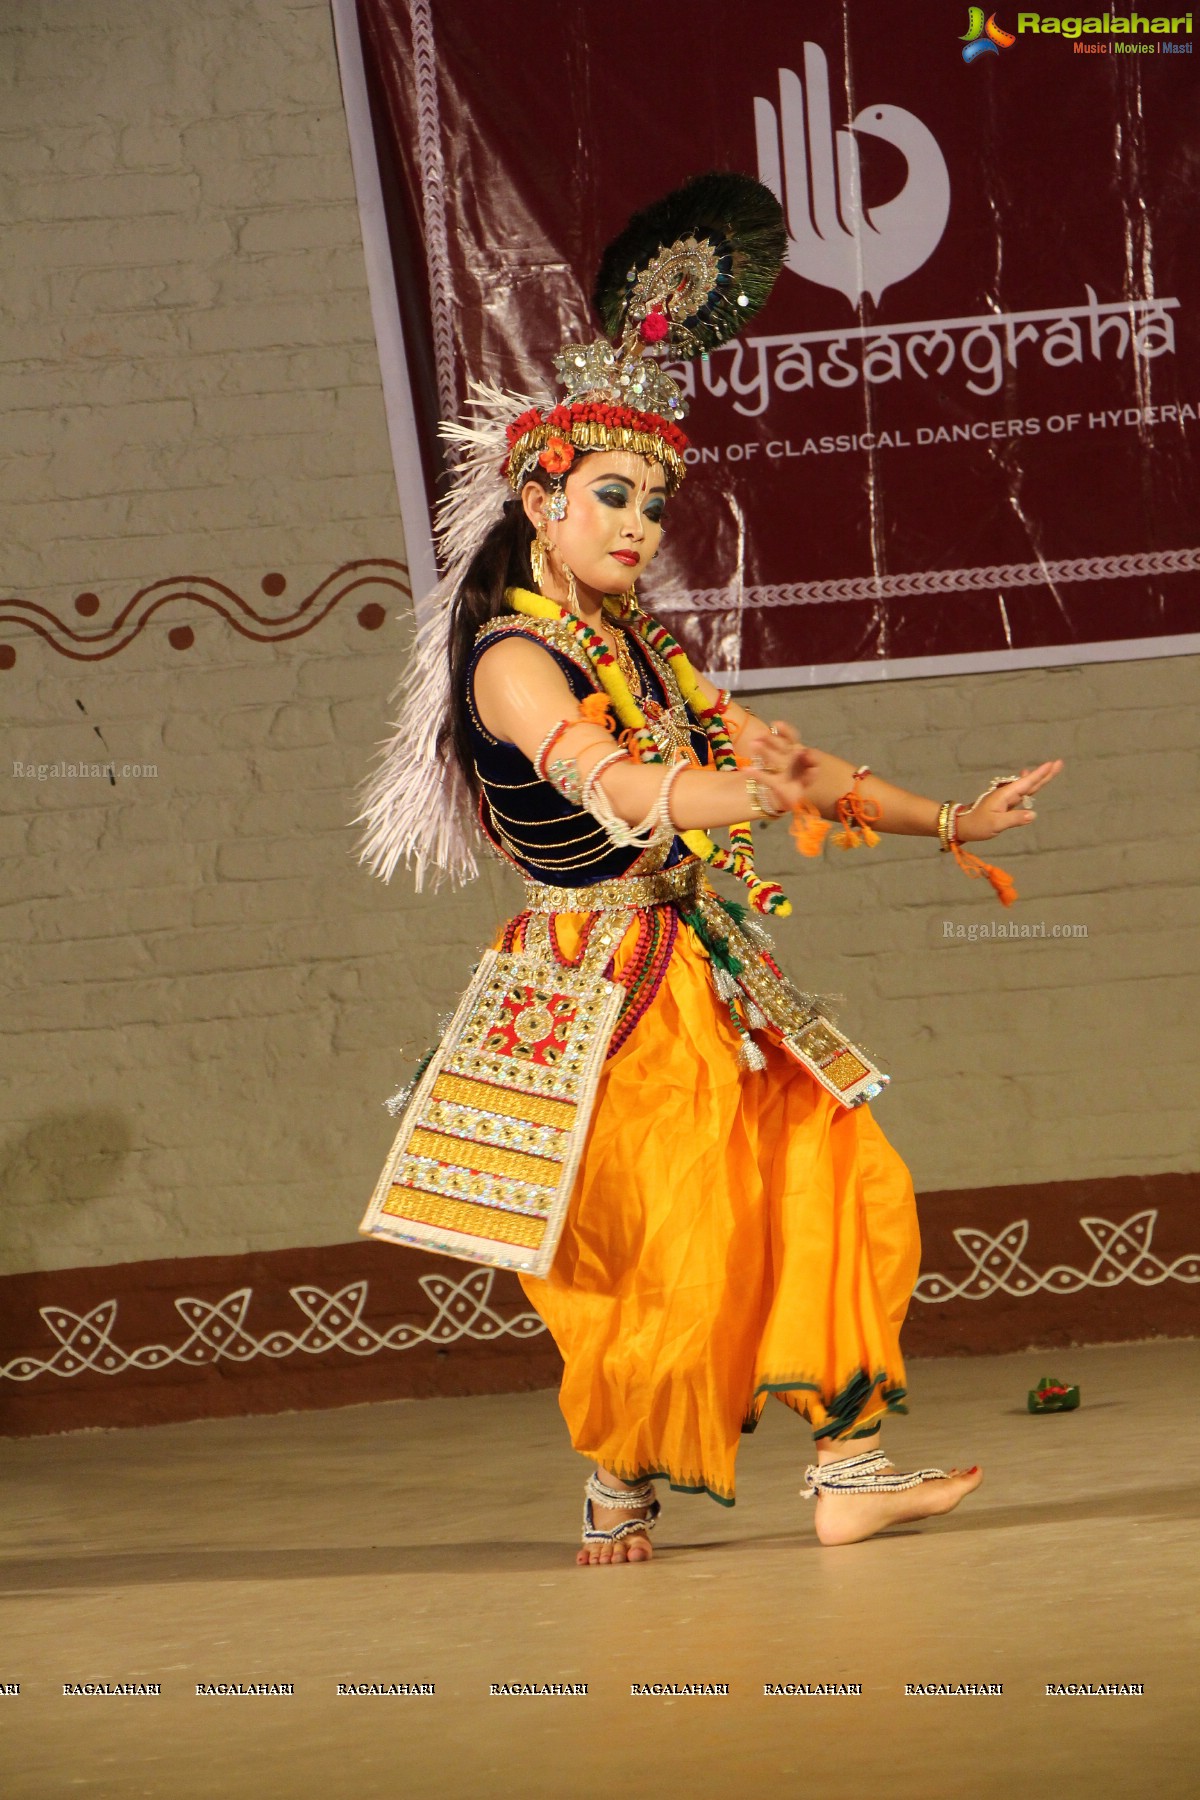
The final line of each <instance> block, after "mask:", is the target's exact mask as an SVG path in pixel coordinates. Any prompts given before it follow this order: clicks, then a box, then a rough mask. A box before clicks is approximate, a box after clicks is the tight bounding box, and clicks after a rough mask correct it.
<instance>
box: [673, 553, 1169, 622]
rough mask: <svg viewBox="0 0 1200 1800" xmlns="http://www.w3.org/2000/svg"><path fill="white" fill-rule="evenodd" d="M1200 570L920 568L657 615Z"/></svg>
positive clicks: (735, 592)
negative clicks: (902, 572) (904, 572)
mask: <svg viewBox="0 0 1200 1800" xmlns="http://www.w3.org/2000/svg"><path fill="white" fill-rule="evenodd" d="M1197 569H1200V548H1198V549H1184V550H1146V551H1141V552H1138V553H1136V554H1130V555H1127V556H1072V557H1066V558H1061V559H1059V560H1058V561H1055V562H1046V561H1044V560H1043V561H1039V562H1024V563H985V564H983V565H982V566H981V567H979V568H976V569H917V570H914V571H912V572H911V573H909V574H898V575H852V576H845V577H842V578H839V579H838V580H834V581H800V582H789V583H785V584H783V585H782V586H778V587H747V588H737V589H731V588H696V589H691V590H689V591H688V592H687V593H675V594H665V595H663V596H661V597H659V598H657V599H656V600H655V603H654V610H655V611H656V612H662V613H665V612H689V611H695V612H741V611H742V610H743V609H750V608H762V607H769V606H828V605H833V604H836V603H838V602H841V603H846V602H849V601H862V600H904V599H911V598H913V597H915V596H917V595H920V594H969V593H978V592H981V591H984V590H986V589H989V588H997V589H1003V588H1006V587H1009V588H1014V587H1048V588H1053V587H1055V586H1056V585H1060V584H1065V583H1067V582H1071V581H1130V580H1135V579H1145V578H1146V577H1148V576H1151V575H1185V574H1189V573H1192V572H1194V571H1195V570H1197Z"/></svg>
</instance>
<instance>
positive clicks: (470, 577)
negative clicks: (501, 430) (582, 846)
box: [437, 476, 537, 798]
mask: <svg viewBox="0 0 1200 1800" xmlns="http://www.w3.org/2000/svg"><path fill="white" fill-rule="evenodd" d="M532 479H534V480H536V479H537V477H536V476H534V477H533V478H532ZM533 535H534V534H533V526H532V524H531V523H530V521H529V519H528V518H527V516H526V513H525V508H524V507H523V506H522V504H521V502H520V500H519V499H515V498H514V499H512V500H506V501H505V503H504V511H503V512H502V513H501V514H500V517H499V518H498V519H497V520H496V523H495V524H494V525H493V526H492V528H491V530H490V531H489V532H488V534H487V536H486V537H485V538H484V540H483V542H482V544H480V546H479V548H478V550H477V551H476V552H475V555H474V556H473V557H472V558H471V561H470V563H469V564H468V566H467V570H466V573H465V574H464V576H463V578H462V580H461V581H460V582H459V584H458V591H457V593H456V594H455V596H454V602H453V606H452V608H451V613H450V704H449V705H448V707H447V708H446V716H445V718H444V719H443V720H442V724H441V728H440V729H439V731H438V739H437V746H438V753H439V755H441V756H445V755H447V754H449V755H452V756H453V757H454V758H455V760H456V761H457V763H458V766H459V768H460V769H461V770H462V774H463V779H464V780H465V782H466V784H467V788H468V791H469V792H470V794H471V796H472V798H476V797H477V796H478V794H479V776H478V775H477V774H476V771H475V758H474V756H473V754H472V751H471V737H470V731H469V729H468V714H467V665H468V663H469V662H470V660H471V652H472V651H473V650H474V648H475V638H476V635H477V634H478V631H479V628H480V626H481V625H486V623H487V621H488V620H489V619H496V618H499V616H500V614H501V613H503V612H505V611H506V610H507V608H506V605H505V600H504V592H505V589H506V588H511V587H523V588H531V587H532V586H533V571H532V569H531V568H530V564H529V546H530V545H531V544H532V543H533Z"/></svg>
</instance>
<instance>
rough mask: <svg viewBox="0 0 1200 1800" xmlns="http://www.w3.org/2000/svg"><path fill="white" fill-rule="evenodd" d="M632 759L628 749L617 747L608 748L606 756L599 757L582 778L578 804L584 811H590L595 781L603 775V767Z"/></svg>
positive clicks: (610, 766) (594, 792)
mask: <svg viewBox="0 0 1200 1800" xmlns="http://www.w3.org/2000/svg"><path fill="white" fill-rule="evenodd" d="M632 761H633V758H632V757H631V756H630V754H629V752H628V750H619V749H618V750H610V751H609V752H608V754H607V756H602V757H601V758H600V761H599V762H598V763H597V764H596V766H595V767H594V768H593V769H592V770H590V772H589V773H588V774H587V776H586V777H585V778H584V783H583V787H582V789H581V790H580V796H579V804H580V805H581V806H582V807H583V808H584V811H585V812H591V811H592V803H593V801H594V799H595V795H596V783H597V782H598V781H599V779H600V777H601V775H603V773H604V771H605V769H611V768H612V766H613V764H614V763H619V762H632Z"/></svg>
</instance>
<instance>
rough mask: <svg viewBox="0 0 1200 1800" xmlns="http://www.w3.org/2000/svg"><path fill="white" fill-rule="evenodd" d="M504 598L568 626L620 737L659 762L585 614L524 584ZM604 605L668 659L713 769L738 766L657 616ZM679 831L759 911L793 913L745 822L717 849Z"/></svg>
mask: <svg viewBox="0 0 1200 1800" xmlns="http://www.w3.org/2000/svg"><path fill="white" fill-rule="evenodd" d="M508 602H509V605H510V606H511V607H512V608H513V610H514V611H515V612H519V613H524V614H525V616H526V617H527V618H531V619H550V620H554V621H555V622H557V623H561V624H563V625H565V626H567V627H568V629H569V630H570V632H571V635H572V636H573V637H574V638H575V640H576V642H577V643H578V644H579V646H580V648H581V649H582V650H583V651H584V652H585V654H586V656H587V658H588V661H589V662H590V663H591V665H592V668H593V669H594V670H595V672H596V677H597V679H598V680H599V682H600V685H601V687H602V688H603V689H604V691H605V693H606V694H607V695H608V696H609V699H610V700H611V701H612V705H613V710H614V711H615V713H616V715H617V718H618V719H619V721H620V723H621V724H622V725H623V726H624V727H625V733H624V738H623V741H625V742H626V743H627V745H628V747H629V749H630V750H631V751H632V753H633V755H634V757H635V758H636V760H637V761H638V762H661V761H662V760H663V758H662V752H661V751H660V750H659V748H658V745H657V744H656V742H655V740H654V736H653V734H652V732H651V731H650V728H649V726H648V725H647V723H646V718H645V715H644V713H643V712H642V710H641V708H640V706H639V705H638V703H637V701H636V700H635V699H634V697H633V693H632V690H631V689H630V686H629V683H628V682H627V681H626V680H625V677H624V676H623V675H622V673H621V671H620V669H619V667H618V666H617V659H616V657H615V656H614V655H613V653H612V651H611V650H610V649H609V647H608V645H607V644H606V643H605V641H604V639H603V638H602V637H601V636H600V633H599V632H598V631H596V630H595V629H594V627H593V626H591V625H589V624H588V623H587V621H586V619H581V618H578V617H577V616H576V614H574V613H572V612H568V610H567V608H566V607H565V606H560V605H559V603H558V601H557V600H548V599H546V597H545V595H544V594H535V593H532V592H531V591H530V590H529V589H528V588H510V589H509V592H508ZM605 604H606V606H607V607H608V609H609V610H610V611H611V612H612V613H613V614H614V615H615V616H616V617H617V618H618V619H620V620H621V622H622V623H623V624H625V625H627V626H628V627H629V628H630V629H631V630H633V631H634V632H636V633H637V635H638V637H640V638H641V640H642V641H643V643H645V644H646V645H647V646H648V647H649V649H651V650H653V651H655V652H656V653H657V654H658V655H659V656H660V657H662V658H663V659H664V660H665V661H666V662H667V663H668V664H669V666H670V668H671V671H672V673H673V675H674V676H675V680H676V682H677V683H678V685H679V691H680V693H681V694H682V696H683V699H684V703H685V704H686V706H687V709H688V711H689V712H690V713H691V715H692V717H693V718H694V719H695V720H696V723H697V724H698V725H699V726H700V727H701V729H702V730H703V731H704V733H705V735H706V736H707V738H708V741H709V744H710V746H711V748H712V753H713V761H714V762H715V763H716V765H717V768H718V769H721V770H730V769H736V768H738V767H739V766H740V765H739V763H738V759H737V757H736V755H735V754H734V750H733V745H732V743H731V741H730V738H729V733H728V730H727V729H726V726H725V721H724V716H723V709H722V703H721V701H720V700H718V701H717V703H716V705H714V706H711V707H710V706H706V705H705V701H704V695H703V692H702V691H701V688H700V683H699V681H698V679H697V677H696V671H695V670H694V669H693V667H692V665H691V663H690V662H689V661H688V658H687V655H686V653H685V651H684V650H683V648H682V647H681V645H679V644H677V643H676V641H675V639H674V638H673V637H672V636H671V634H670V632H669V631H666V630H664V628H663V627H662V626H661V625H659V624H658V623H656V621H654V620H653V619H648V618H647V617H646V615H645V614H644V613H642V612H640V611H634V609H633V608H632V607H628V606H622V604H621V602H620V600H610V601H606V603H605ZM679 835H680V837H681V838H682V839H683V841H684V843H685V844H686V845H687V847H688V849H689V850H690V851H691V852H692V854H693V855H694V856H698V857H699V858H700V860H701V862H704V863H707V864H709V865H710V866H711V867H712V868H715V869H724V870H725V871H727V872H728V873H729V874H731V875H735V876H736V877H737V878H738V880H739V881H743V882H745V884H746V886H747V887H748V888H749V890H750V904H751V906H753V907H754V908H755V910H756V911H757V912H760V913H778V914H779V915H780V917H781V918H786V917H787V915H788V914H789V913H790V912H791V910H792V907H791V902H790V901H789V900H788V898H787V895H786V894H785V893H784V891H783V889H782V888H781V887H780V885H779V883H778V882H777V881H762V880H760V879H759V876H758V872H757V870H756V868H755V865H754V836H753V832H752V831H751V828H750V825H749V823H748V822H747V823H744V824H739V825H731V826H730V828H729V840H730V848H729V849H728V850H722V849H720V848H719V847H718V846H717V845H716V844H715V843H714V842H713V840H712V838H711V837H709V835H708V833H707V832H706V831H682V832H680V834H679Z"/></svg>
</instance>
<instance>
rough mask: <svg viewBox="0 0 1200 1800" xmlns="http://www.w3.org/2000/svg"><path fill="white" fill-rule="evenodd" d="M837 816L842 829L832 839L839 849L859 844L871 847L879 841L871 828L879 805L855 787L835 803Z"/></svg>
mask: <svg viewBox="0 0 1200 1800" xmlns="http://www.w3.org/2000/svg"><path fill="white" fill-rule="evenodd" d="M856 779H857V777H856ZM837 816H838V818H839V819H840V820H841V822H842V829H841V830H840V831H839V832H838V834H837V836H836V837H835V838H834V840H833V841H834V843H835V844H836V845H837V847H838V849H839V850H854V849H857V847H858V846H859V845H860V844H866V845H867V846H868V847H870V848H872V849H873V848H874V846H875V845H876V844H877V843H878V842H879V833H878V832H877V831H872V830H871V820H872V819H877V818H878V817H879V807H878V806H877V805H876V803H875V801H874V800H868V799H867V798H866V796H865V795H864V794H863V793H861V792H860V790H859V789H858V788H857V787H852V788H851V789H850V791H849V792H848V793H845V794H843V795H842V797H841V799H840V800H839V801H838V803H837Z"/></svg>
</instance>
